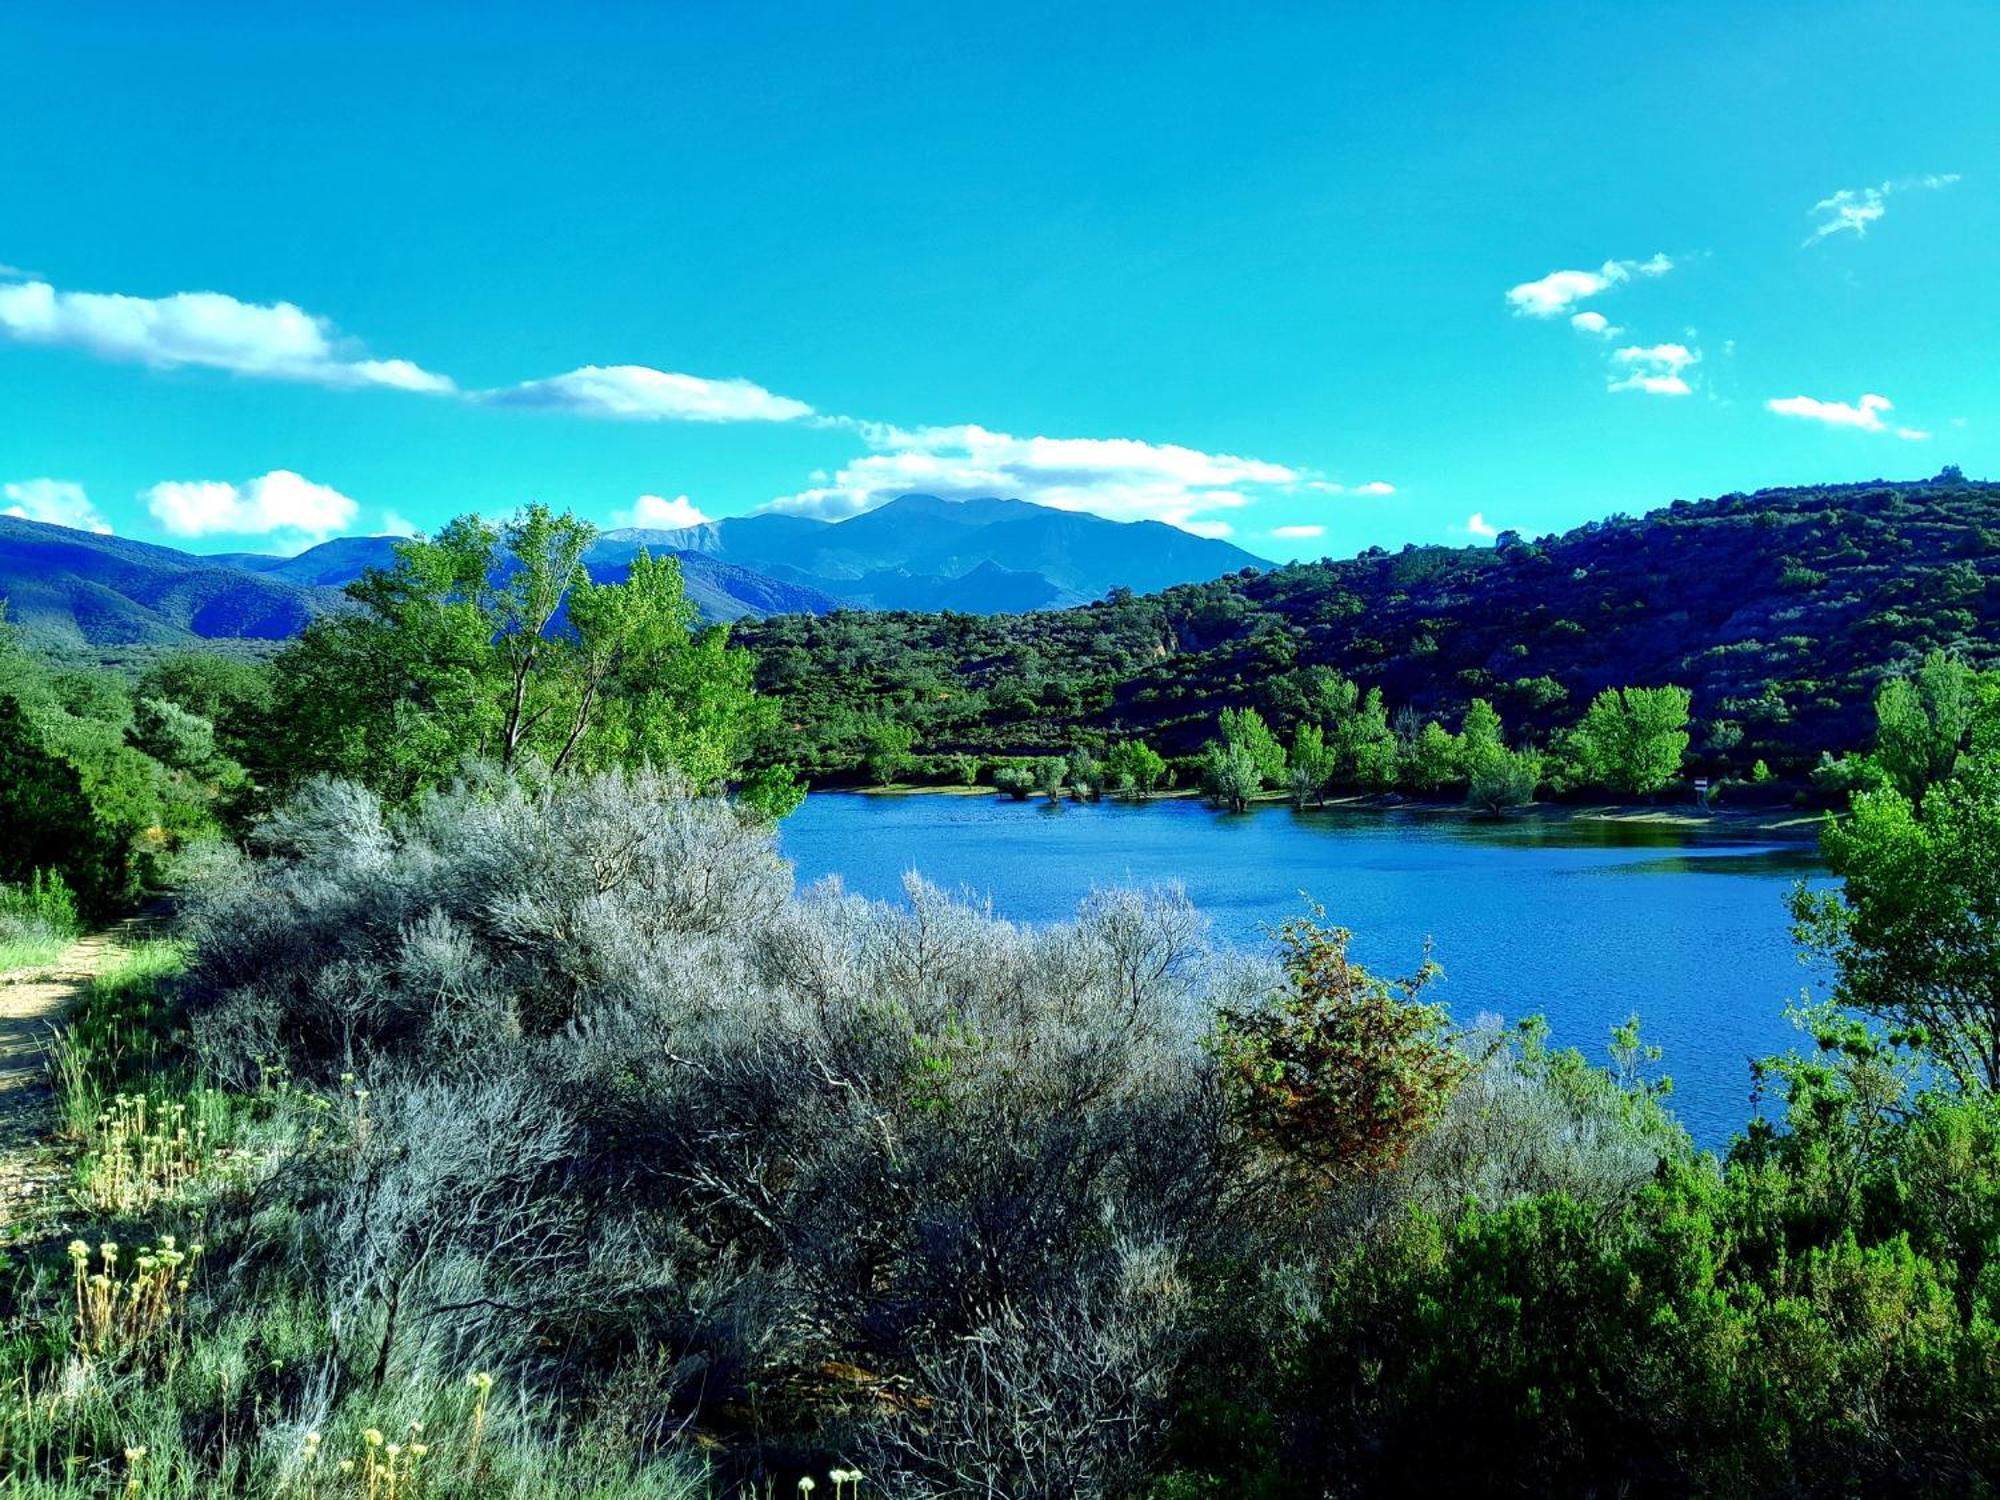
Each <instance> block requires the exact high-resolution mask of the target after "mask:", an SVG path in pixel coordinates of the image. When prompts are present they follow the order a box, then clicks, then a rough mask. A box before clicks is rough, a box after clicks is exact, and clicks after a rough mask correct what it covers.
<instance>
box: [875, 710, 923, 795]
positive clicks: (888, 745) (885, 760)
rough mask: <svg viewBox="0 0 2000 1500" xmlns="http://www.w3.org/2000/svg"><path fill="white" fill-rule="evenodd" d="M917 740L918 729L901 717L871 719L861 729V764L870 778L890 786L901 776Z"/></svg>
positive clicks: (879, 783) (907, 765) (880, 784)
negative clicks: (904, 721)
mask: <svg viewBox="0 0 2000 1500" xmlns="http://www.w3.org/2000/svg"><path fill="white" fill-rule="evenodd" d="M916 742H917V735H916V731H915V730H913V729H911V728H910V726H909V725H907V724H905V723H903V722H902V721H901V720H900V719H870V720H869V721H868V723H867V724H866V725H865V726H863V728H862V731H861V745H862V750H861V764H862V767H863V768H864V769H865V770H866V771H867V773H868V779H869V780H870V781H872V782H874V783H875V785H877V786H887V785H888V784H889V783H890V782H892V781H894V780H895V779H896V778H897V777H899V776H901V775H902V774H903V772H904V771H905V770H906V769H907V768H908V767H909V764H910V747H911V746H912V745H914V744H916Z"/></svg>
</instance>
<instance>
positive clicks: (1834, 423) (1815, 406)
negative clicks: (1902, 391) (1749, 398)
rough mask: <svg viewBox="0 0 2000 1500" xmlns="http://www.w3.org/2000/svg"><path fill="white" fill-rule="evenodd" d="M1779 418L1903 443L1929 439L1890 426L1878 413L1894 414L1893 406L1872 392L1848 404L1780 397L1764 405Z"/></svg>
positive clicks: (1922, 433) (1914, 431)
mask: <svg viewBox="0 0 2000 1500" xmlns="http://www.w3.org/2000/svg"><path fill="white" fill-rule="evenodd" d="M1764 405H1765V407H1766V408H1767V409H1768V410H1770V411H1774V412H1776V413H1777V414H1778V415H1779V416H1781V417H1802V418H1804V419H1805V420H1806V421H1808V422H1820V423H1823V424H1824V425H1826V426H1828V427H1852V428H1855V429H1856V430H1858V431H1861V432H1893V433H1895V434H1896V436H1897V437H1899V438H1902V439H1903V440H1904V441H1905V442H1912V443H1920V442H1922V441H1924V440H1925V439H1926V438H1928V437H1929V436H1930V434H1929V433H1928V432H1925V431H1923V430H1922V429H1920V428H1916V427H1891V426H1890V425H1889V424H1888V423H1887V422H1884V421H1883V420H1882V413H1883V412H1885V411H1894V410H1895V409H1896V403H1895V402H1893V401H1891V400H1890V399H1889V398H1888V397H1887V396H1878V395H1876V394H1874V393H1873V392H1872V391H1871V392H1870V393H1868V394H1867V395H1865V396H1863V397H1862V398H1861V399H1860V400H1859V401H1856V402H1854V403H1853V404H1852V405H1849V404H1848V403H1847V402H1845V401H1820V400H1817V399H1815V398H1814V397H1812V396H1781V397H1775V398H1773V399H1772V400H1769V401H1766V402H1765V403H1764Z"/></svg>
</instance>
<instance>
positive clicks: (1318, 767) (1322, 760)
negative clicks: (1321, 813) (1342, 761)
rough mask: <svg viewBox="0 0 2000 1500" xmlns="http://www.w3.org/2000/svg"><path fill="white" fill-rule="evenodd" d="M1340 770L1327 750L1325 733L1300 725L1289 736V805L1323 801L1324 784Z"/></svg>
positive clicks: (1312, 725) (1331, 752) (1301, 805)
mask: <svg viewBox="0 0 2000 1500" xmlns="http://www.w3.org/2000/svg"><path fill="white" fill-rule="evenodd" d="M1338 769H1339V765H1338V760H1337V757H1336V756H1335V754H1334V752H1333V751H1332V750H1330V749H1329V748H1328V747H1327V743H1326V732H1325V731H1324V730H1322V729H1321V728H1320V727H1319V725H1317V724H1301V725H1299V727H1298V728H1297V729H1296V730H1294V731H1293V733H1292V753H1291V775H1290V779H1289V781H1288V785H1289V786H1290V788H1291V793H1292V805H1293V806H1294V807H1304V806H1305V805H1306V804H1307V803H1308V802H1319V803H1324V802H1325V801H1326V784H1327V783H1328V782H1329V781H1331V780H1333V776H1334V772H1335V771H1336V770H1338Z"/></svg>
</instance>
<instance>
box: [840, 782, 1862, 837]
mask: <svg viewBox="0 0 2000 1500" xmlns="http://www.w3.org/2000/svg"><path fill="white" fill-rule="evenodd" d="M814 790H815V793H816V794H818V795H835V796H849V797H990V798H995V799H1001V800H1005V794H1003V793H1001V792H997V791H995V790H994V789H993V788H992V787H990V786H925V785H920V784H917V783H913V782H892V783H891V784H889V785H887V786H840V787H825V788H815V789H814ZM1201 795H1202V794H1201V792H1200V791H1199V790H1197V789H1196V788H1194V787H1175V788H1173V789H1172V790H1169V791H1164V792H1155V793H1154V794H1153V795H1152V796H1150V797H1148V798H1145V799H1144V800H1145V801H1147V802H1174V801H1183V802H1185V801H1198V800H1200V798H1201ZM1025 800H1026V801H1027V802H1030V803H1033V802H1040V801H1044V800H1046V799H1045V798H1044V797H1043V796H1042V795H1041V794H1040V793H1035V794H1032V795H1030V796H1029V797H1028V798H1026V799H1025ZM1065 800H1074V799H1067V798H1066V799H1065ZM1103 800H1104V801H1106V802H1125V801H1128V800H1132V799H1128V798H1124V797H1116V796H1107V797H1105V798H1104V799H1103ZM1290 806H1291V798H1290V797H1289V796H1288V795H1287V794H1286V793H1284V792H1262V793H1259V794H1258V795H1257V796H1256V797H1254V798H1252V799H1251V810H1252V811H1256V810H1258V809H1262V808H1270V807H1282V808H1289V807H1290ZM1306 811H1308V812H1348V813H1391V812H1410V813H1423V814H1427V815H1431V816H1437V817H1450V816H1457V817H1461V818H1464V819H1465V820H1466V821H1468V822H1474V821H1477V822H1506V823H1543V824H1557V825H1560V824H1564V823H1624V824H1650V825H1653V826H1657V827H1664V828H1680V829H1686V830H1689V831H1695V830H1709V831H1713V832H1718V833H1732V834H1745V835H1756V836H1759V837H1763V838H1773V839H1785V840H1792V841H1797V842H1800V843H1809V842H1811V841H1812V840H1813V839H1815V838H1816V837H1817V836H1818V832H1819V829H1820V828H1821V827H1822V826H1823V825H1824V823H1825V821H1826V813H1825V811H1823V810H1817V809H1812V810H1808V809H1801V808H1796V807H1764V808H1749V807H1726V806H1725V807H1718V808H1713V809H1709V810H1706V811H1704V810H1702V809H1699V808H1696V807H1694V806H1692V805H1691V804H1673V805H1669V804H1661V803H1647V802H1604V803H1576V804H1570V803H1561V802H1536V803H1532V804H1530V805H1529V806H1527V807H1517V808H1514V809H1513V810H1511V811H1509V812H1507V813H1504V814H1502V815H1500V817H1498V818H1492V817H1489V816H1487V815H1484V814H1480V813H1475V812H1473V811H1472V810H1471V809H1469V808H1467V807H1466V806H1465V805H1464V804H1463V803H1460V802H1436V801H1426V800H1424V799H1421V798H1416V797H1401V796H1395V795H1384V794H1378V793H1354V794H1352V795H1349V796H1344V797H1329V798H1327V799H1326V801H1325V803H1324V804H1322V805H1316V806H1314V807H1311V808H1308V809H1306Z"/></svg>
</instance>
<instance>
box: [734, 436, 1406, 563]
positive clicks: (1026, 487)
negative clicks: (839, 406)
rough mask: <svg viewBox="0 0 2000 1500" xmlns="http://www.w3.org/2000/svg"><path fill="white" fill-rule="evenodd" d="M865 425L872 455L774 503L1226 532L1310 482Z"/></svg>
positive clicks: (1215, 466) (1015, 440)
mask: <svg viewBox="0 0 2000 1500" xmlns="http://www.w3.org/2000/svg"><path fill="white" fill-rule="evenodd" d="M858 430H859V431H860V432H861V435H862V437H863V440H864V441H866V442H867V444H868V446H869V447H870V448H871V449H873V450H874V451H873V452H870V453H867V454H864V455H863V456H862V457H860V458H857V459H854V460H853V461H851V462H849V463H847V464H845V465H843V466H842V467H841V468H840V470H839V471H838V472H837V473H835V474H834V476H833V477H832V479H830V480H829V481H827V482H826V483H825V484H823V485H819V486H816V487H814V488H812V489H808V490H802V491H800V492H799V493H798V494H796V495H787V496H784V497H782V498H780V499H777V500H774V501H772V502H771V505H770V507H769V508H770V509H773V510H781V511H791V512H794V513H798V514H803V515H814V516H823V517H826V518H828V519H838V518H840V517H843V516H851V515H856V514H859V513H860V512H862V511H865V510H872V509H873V508H874V507H876V506H877V505H880V504H882V503H884V502H885V501H888V500H892V499H894V498H895V497H896V496H898V495H906V494H910V493H913V492H916V493H923V494H931V495H939V496H942V497H944V498H946V499H957V500H969V499H975V498H980V497H984V496H998V497H1001V498H1005V499H1021V500H1030V501H1033V502H1035V503H1036V504H1039V505H1048V506H1053V507H1054V508H1056V509H1057V510H1076V511H1089V512H1090V513H1091V514H1093V515H1099V516H1105V517H1108V518H1109V519H1111V520H1114V521H1138V520H1154V521H1165V522H1167V523H1169V524H1170V525H1174V526H1178V527H1180V528H1181V529H1182V530H1184V531H1192V532H1195V534H1197V535H1210V536H1214V535H1222V534H1225V523H1223V522H1221V521H1219V520H1216V519H1213V518H1212V516H1211V513H1212V512H1215V511H1229V510H1238V509H1241V508H1242V507H1243V506H1245V505H1248V504H1249V503H1250V501H1251V499H1252V498H1253V495H1254V494H1255V493H1256V492H1258V491H1262V490H1265V489H1268V488H1271V487H1277V486H1296V485H1298V484H1300V483H1301V482H1304V481H1305V480H1306V479H1307V476H1306V475H1305V474H1303V473H1301V472H1300V471H1299V470H1297V469H1292V468H1287V467H1286V466H1285V465H1283V464H1275V463H1267V462H1265V461H1264V460H1261V459H1254V458H1239V457H1236V456H1234V455H1232V454H1226V453H1204V452H1201V451H1200V450H1199V449H1195V448H1184V447H1181V446H1179V445H1178V444H1173V443H1147V442H1142V441H1140V440H1139V439H1136V438H1052V437H1015V436H1013V435H1011V434H1009V433H1005V432H994V431H991V430H990V429H988V428H984V427H978V426H973V425H964V426H956V427H921V428H916V429H913V430H906V429H903V428H899V427H890V426H885V425H881V424H877V423H862V424H859V426H858ZM1370 492H1371V493H1376V492H1377V491H1374V490H1372V489H1371V490H1370ZM1203 517H1209V519H1201V518H1203Z"/></svg>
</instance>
